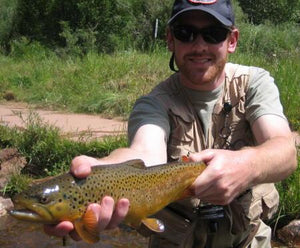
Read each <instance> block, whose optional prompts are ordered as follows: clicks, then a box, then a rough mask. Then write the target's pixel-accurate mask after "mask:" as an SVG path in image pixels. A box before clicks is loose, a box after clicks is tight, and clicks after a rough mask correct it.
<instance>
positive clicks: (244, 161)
mask: <svg viewBox="0 0 300 248" xmlns="http://www.w3.org/2000/svg"><path fill="white" fill-rule="evenodd" d="M238 37H239V31H238V29H237V28H236V27H235V26H234V15H233V10H232V5H231V2H230V1H229V0H219V1H218V0H206V1H200V0H176V1H175V3H174V6H173V11H172V16H171V19H170V20H169V22H168V31H167V42H168V48H169V50H170V51H171V52H172V54H173V55H172V58H171V61H170V68H171V69H173V70H175V71H176V69H175V68H176V66H177V68H178V72H177V73H175V74H173V75H172V76H171V77H170V78H169V79H167V80H166V81H164V82H162V83H161V84H159V85H158V86H157V87H156V88H155V89H154V90H153V91H152V92H151V93H150V94H149V95H148V96H145V97H142V98H140V99H139V100H138V101H137V102H136V104H135V106H134V108H133V111H132V114H131V116H130V119H129V123H128V127H129V128H128V136H129V140H130V146H129V147H128V148H121V149H117V150H115V151H113V152H112V153H111V154H110V155H109V156H108V157H105V158H102V159H94V158H91V157H86V156H79V157H76V158H75V159H74V160H73V161H72V167H71V171H72V173H73V174H74V175H76V176H77V177H86V176H87V175H88V174H89V173H90V167H91V166H93V165H96V164H107V163H117V162H123V161H125V160H129V159H136V158H140V159H142V160H144V161H145V163H146V165H148V166H151V165H155V164H161V163H165V162H167V161H174V160H177V159H179V158H180V157H181V156H182V155H189V157H190V159H191V160H193V161H200V160H202V161H204V162H205V163H206V164H207V168H206V170H205V171H204V172H203V173H202V174H201V175H200V176H199V177H198V178H197V179H196V180H195V182H194V184H193V185H192V186H191V190H192V192H194V198H192V199H188V200H185V201H182V202H178V203H175V204H171V205H170V206H169V207H167V208H166V209H164V210H163V211H161V212H160V213H158V214H157V216H158V217H159V218H160V219H162V220H163V222H164V223H165V225H166V231H165V232H164V233H163V234H162V235H156V234H153V235H152V236H151V239H150V245H149V246H150V247H217V248H221V247H270V236H271V231H270V228H269V227H268V226H266V225H265V224H264V223H263V221H262V220H261V218H265V217H270V216H271V215H272V214H273V213H274V211H275V210H276V208H277V205H278V193H277V191H276V189H275V187H274V185H273V184H272V183H273V182H277V181H280V180H282V179H284V178H286V177H287V176H288V175H290V174H291V173H292V172H293V171H294V170H295V168H296V149H295V143H294V141H293V138H292V135H291V131H290V129H289V126H288V123H287V120H286V118H285V116H284V114H283V112H282V106H281V104H280V101H279V95H278V90H277V88H276V86H275V84H274V82H273V79H272V78H271V77H270V75H269V74H268V72H266V71H264V70H263V69H260V68H255V67H246V66H241V65H236V64H230V63H227V58H228V54H230V53H233V52H234V51H235V49H236V46H237V41H238ZM175 64H176V66H175ZM199 199H200V200H199ZM129 204H130V203H129V202H128V200H127V199H121V200H119V201H118V202H117V203H116V206H115V208H114V201H113V199H112V198H111V197H109V196H107V197H104V198H103V200H102V202H101V203H100V205H98V204H91V205H90V206H89V208H90V209H92V210H93V211H94V213H95V215H96V216H97V218H98V220H99V232H100V231H101V230H104V229H108V228H114V227H116V226H117V225H118V224H119V223H120V222H121V221H122V219H123V218H124V217H125V216H126V213H127V211H128V208H129ZM187 220H188V221H187ZM176 223H183V224H184V228H181V226H180V227H179V228H178V225H177V227H176ZM45 230H46V232H47V233H48V234H52V235H58V236H64V235H66V234H68V233H70V235H71V236H72V237H73V238H74V239H78V236H77V234H76V233H75V232H74V231H73V225H72V224H71V223H69V222H62V223H60V224H59V225H57V226H54V227H53V226H45Z"/></svg>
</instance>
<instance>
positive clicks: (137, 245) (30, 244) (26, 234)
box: [0, 215, 148, 248]
mask: <svg viewBox="0 0 300 248" xmlns="http://www.w3.org/2000/svg"><path fill="white" fill-rule="evenodd" d="M62 243H63V242H62V239H61V238H56V237H50V236H48V235H46V234H45V233H44V232H43V227H42V225H40V224H32V223H28V222H22V221H17V220H15V219H13V218H12V217H10V216H9V215H6V216H3V217H1V218H0V247H1V248H60V247H67V248H96V247H97V248H98V247H101V248H115V247H116V248H146V247H147V243H148V241H147V239H146V238H144V237H142V236H141V235H139V234H138V233H137V232H136V231H134V230H131V229H129V228H122V229H115V230H111V231H105V232H103V233H101V235H100V242H98V243H96V244H93V245H90V244H87V243H85V242H83V241H80V242H75V241H73V240H72V239H71V238H68V239H67V242H66V246H63V245H62Z"/></svg>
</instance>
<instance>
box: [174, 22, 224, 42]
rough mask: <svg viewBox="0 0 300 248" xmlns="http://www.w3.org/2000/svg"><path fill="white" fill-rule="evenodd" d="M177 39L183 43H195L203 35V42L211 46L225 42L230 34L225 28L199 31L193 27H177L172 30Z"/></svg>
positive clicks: (209, 28) (210, 28)
mask: <svg viewBox="0 0 300 248" xmlns="http://www.w3.org/2000/svg"><path fill="white" fill-rule="evenodd" d="M172 31H173V34H174V36H175V38H176V39H178V40H180V41H182V42H193V41H194V40H196V38H197V36H198V35H199V34H201V36H202V38H203V40H204V41H205V42H207V43H210V44H218V43H220V42H222V41H224V40H225V39H226V37H227V35H228V33H229V29H227V28H225V27H207V28H203V29H197V28H195V27H193V26H176V27H173V28H172Z"/></svg>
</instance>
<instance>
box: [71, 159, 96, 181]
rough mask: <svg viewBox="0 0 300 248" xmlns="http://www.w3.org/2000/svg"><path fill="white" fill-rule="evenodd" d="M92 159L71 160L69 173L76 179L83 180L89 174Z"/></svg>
mask: <svg viewBox="0 0 300 248" xmlns="http://www.w3.org/2000/svg"><path fill="white" fill-rule="evenodd" d="M91 159H92V158H90V157H88V156H78V157H75V158H74V159H73V160H72V163H71V169H70V170H71V173H72V174H73V175H74V176H76V177H78V178H85V177H87V176H88V175H89V174H90V173H91V166H92V161H91Z"/></svg>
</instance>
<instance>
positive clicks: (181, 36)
mask: <svg viewBox="0 0 300 248" xmlns="http://www.w3.org/2000/svg"><path fill="white" fill-rule="evenodd" d="M173 34H174V36H175V38H176V39H177V40H180V41H182V42H191V41H193V40H194V39H195V37H197V35H195V32H194V31H193V30H192V29H191V28H190V27H189V26H177V27H174V28H173Z"/></svg>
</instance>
